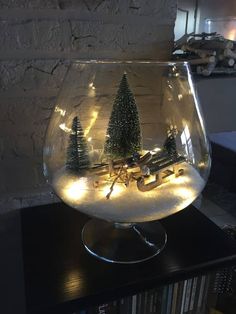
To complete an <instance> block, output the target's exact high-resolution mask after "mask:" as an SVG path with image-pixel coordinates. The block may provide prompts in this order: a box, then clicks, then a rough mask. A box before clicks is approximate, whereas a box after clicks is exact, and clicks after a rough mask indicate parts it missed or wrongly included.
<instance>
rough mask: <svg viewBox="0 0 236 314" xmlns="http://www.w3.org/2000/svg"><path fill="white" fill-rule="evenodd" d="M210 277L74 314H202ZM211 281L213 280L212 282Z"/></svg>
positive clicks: (176, 284) (161, 287)
mask: <svg viewBox="0 0 236 314" xmlns="http://www.w3.org/2000/svg"><path fill="white" fill-rule="evenodd" d="M211 280H212V278H211V275H210V274H209V275H202V276H198V277H194V278H190V279H187V280H184V281H180V282H175V283H172V284H169V285H165V286H160V287H158V288H155V289H151V290H147V291H143V292H141V293H137V294H134V295H132V296H127V297H125V298H122V299H119V300H115V301H112V302H109V303H104V304H100V305H98V306H94V307H91V308H88V309H86V310H82V311H79V312H78V313H76V314H155V313H156V314H198V313H199V314H200V313H201V314H202V313H205V309H206V304H207V297H208V295H209V293H210V292H211V290H212V289H211V287H210V286H211V285H212V283H211ZM213 281H214V280H213Z"/></svg>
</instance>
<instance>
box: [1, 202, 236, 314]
mask: <svg viewBox="0 0 236 314" xmlns="http://www.w3.org/2000/svg"><path fill="white" fill-rule="evenodd" d="M88 219H89V218H88V217H87V216H86V215H83V214H81V213H79V212H78V211H76V210H74V209H72V208H69V207H68V206H66V205H64V204H62V203H58V204H51V205H46V206H39V207H34V208H26V209H21V210H18V211H14V212H11V213H8V214H5V215H2V217H1V219H0V250H1V253H2V254H1V259H0V265H1V267H0V276H1V283H0V292H1V294H0V309H2V308H3V309H4V311H2V313H4V314H8V313H14V312H15V311H16V310H17V313H18V314H20V313H25V314H31V313H32V314H33V313H35V314H36V313H38V314H39V313H40V314H43V313H50V314H53V313H57V314H59V313H73V311H75V310H77V309H79V308H83V307H86V306H88V305H91V304H96V303H98V302H103V301H105V300H109V299H114V298H118V297H121V296H124V295H128V294H132V293H135V292H137V291H141V290H144V289H148V288H152V287H155V286H157V285H160V284H164V283H167V282H173V281H178V280H182V279H184V278H187V277H191V276H194V275H195V274H197V273H199V272H201V273H202V272H206V271H208V270H210V269H212V268H214V267H215V268H216V267H217V268H219V267H220V266H225V265H227V264H233V263H236V243H235V242H234V241H233V240H231V239H230V238H229V236H228V235H227V234H225V233H224V232H223V231H222V230H221V229H220V228H218V227H217V226H216V225H215V224H214V223H213V222H211V221H210V220H209V219H208V218H207V217H205V216H204V215H203V214H201V213H200V212H199V211H198V210H197V209H195V208H194V207H193V206H189V207H188V208H186V209H185V210H183V211H181V212H179V213H177V214H175V215H172V216H169V217H167V218H165V219H162V221H161V222H162V224H163V226H164V228H165V229H166V231H167V235H168V242H167V245H166V247H165V249H164V250H163V251H162V252H161V253H160V254H159V255H157V256H156V257H154V258H152V259H150V260H149V261H146V262H142V263H139V264H133V265H118V264H110V263H106V262H103V261H100V260H98V259H96V258H94V257H93V256H91V255H90V254H89V253H88V252H87V251H86V250H85V248H84V247H83V245H82V242H81V229H82V227H83V225H84V223H85V222H86V221H87V220H88ZM13 299H14V302H12V301H11V300H13Z"/></svg>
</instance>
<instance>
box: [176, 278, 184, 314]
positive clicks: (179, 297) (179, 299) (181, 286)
mask: <svg viewBox="0 0 236 314" xmlns="http://www.w3.org/2000/svg"><path fill="white" fill-rule="evenodd" d="M183 289H184V282H183V281H180V282H179V288H178V295H177V304H176V313H178V314H180V312H181V305H182V297H183Z"/></svg>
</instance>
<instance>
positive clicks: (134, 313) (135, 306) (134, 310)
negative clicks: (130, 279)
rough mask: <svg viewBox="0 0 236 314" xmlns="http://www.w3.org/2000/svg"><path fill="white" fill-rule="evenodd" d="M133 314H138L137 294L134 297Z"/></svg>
mask: <svg viewBox="0 0 236 314" xmlns="http://www.w3.org/2000/svg"><path fill="white" fill-rule="evenodd" d="M131 313H132V314H137V294H135V295H133V296H132V311H131Z"/></svg>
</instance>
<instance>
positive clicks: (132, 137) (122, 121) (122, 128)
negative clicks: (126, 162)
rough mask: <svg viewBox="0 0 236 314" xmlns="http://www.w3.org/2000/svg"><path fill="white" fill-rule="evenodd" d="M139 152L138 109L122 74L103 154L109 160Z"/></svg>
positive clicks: (124, 75) (125, 76) (125, 77)
mask: <svg viewBox="0 0 236 314" xmlns="http://www.w3.org/2000/svg"><path fill="white" fill-rule="evenodd" d="M140 150H141V130H140V121H139V115H138V109H137V105H136V102H135V98H134V95H133V93H132V92H131V90H130V87H129V84H128V80H127V75H126V73H124V74H123V77H122V79H121V81H120V84H119V88H118V92H117V95H116V98H115V101H114V104H113V108H112V112H111V116H110V120H109V124H108V129H107V134H106V141H105V147H104V152H105V154H106V155H107V156H108V157H109V158H110V159H116V158H126V157H129V156H132V155H133V154H134V153H137V152H138V151H140Z"/></svg>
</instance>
